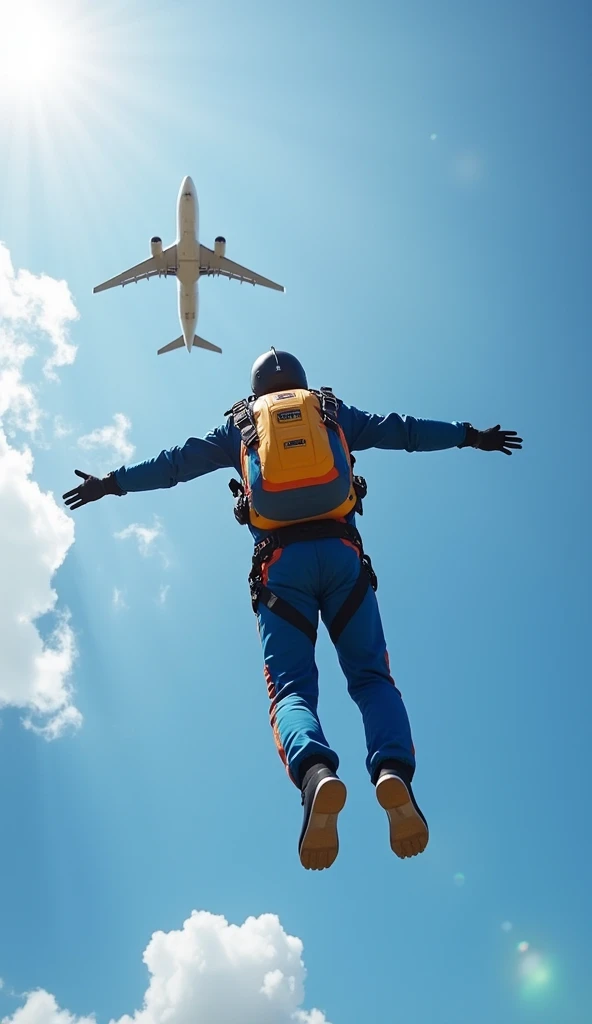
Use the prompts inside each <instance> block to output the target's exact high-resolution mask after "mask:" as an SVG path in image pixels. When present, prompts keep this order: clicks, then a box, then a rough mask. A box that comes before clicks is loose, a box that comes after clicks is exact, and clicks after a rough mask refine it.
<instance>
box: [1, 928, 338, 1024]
mask: <svg viewBox="0 0 592 1024" xmlns="http://www.w3.org/2000/svg"><path fill="white" fill-rule="evenodd" d="M143 959H144V963H145V964H146V966H147V968H148V970H149V972H150V975H151V977H150V983H149V985H148V988H147V990H146V992H145V994H144V1003H143V1006H142V1009H141V1010H136V1011H135V1013H134V1014H133V1015H132V1016H128V1015H127V1014H126V1015H124V1016H123V1017H120V1018H119V1019H118V1020H117V1021H112V1022H111V1024H214V1022H216V1024H329V1021H328V1020H327V1018H326V1017H325V1015H324V1013H322V1012H321V1011H320V1010H314V1009H313V1010H310V1011H307V1010H303V1009H301V1006H302V1002H303V1000H304V981H305V977H306V970H305V967H304V963H303V961H302V942H301V941H300V939H298V938H296V937H295V936H293V935H288V934H287V933H286V932H285V931H284V929H283V928H282V925H281V923H280V921H279V919H278V918H277V917H276V916H275V914H262V915H261V917H257V918H255V917H249V918H247V920H246V921H245V922H244V923H243V924H242V925H234V924H229V923H228V921H226V920H225V918H223V917H221V916H217V915H215V914H209V913H207V912H206V911H194V912H193V913H192V915H191V917H189V918H188V919H187V920H186V921H185V922H184V924H183V927H182V928H181V929H180V930H177V931H171V932H155V933H154V934H153V936H152V938H151V940H150V942H149V943H148V946H147V948H146V950H145V951H144V957H143ZM92 1021H93V1018H92V1017H90V1018H89V1017H76V1016H73V1015H72V1014H70V1013H69V1012H68V1011H66V1010H60V1009H59V1007H58V1005H57V1003H56V1000H55V998H54V997H53V996H52V995H50V994H49V993H48V992H45V991H43V990H39V991H37V992H32V993H30V994H29V995H28V996H27V998H26V1002H25V1004H24V1005H23V1006H22V1007H20V1009H18V1010H17V1011H16V1013H15V1014H14V1015H13V1016H12V1017H6V1018H4V1021H3V1024H91V1022H92Z"/></svg>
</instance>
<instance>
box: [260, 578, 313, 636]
mask: <svg viewBox="0 0 592 1024" xmlns="http://www.w3.org/2000/svg"><path fill="white" fill-rule="evenodd" d="M257 589H258V593H257V598H256V602H257V603H259V602H261V603H262V604H264V605H265V607H266V608H269V610H270V612H274V614H275V615H279V617H280V619H284V621H285V622H289V623H290V625H291V626H295V627H296V629H299V630H300V632H301V633H304V635H305V636H307V637H308V639H309V640H310V642H311V644H312V645H313V647H314V645H315V644H316V642H317V630H316V627H315V626H313V624H312V622H311V621H310V620H309V619H307V618H306V615H303V614H302V612H299V611H298V609H297V608H294V607H293V605H291V604H289V602H288V601H284V599H283V597H278V596H277V594H274V593H273V591H272V590H270V589H269V587H266V586H265V584H263V583H262V584H261V585H260V586H259V587H258V588H257ZM254 607H255V608H256V604H255V602H254Z"/></svg>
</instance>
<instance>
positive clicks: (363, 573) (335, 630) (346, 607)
mask: <svg viewBox="0 0 592 1024" xmlns="http://www.w3.org/2000/svg"><path fill="white" fill-rule="evenodd" d="M369 586H370V576H369V573H368V570H367V568H366V566H365V565H364V564H363V563H362V565H361V566H360V575H359V576H358V578H357V580H356V582H355V583H354V585H353V587H352V589H351V591H350V593H349V594H348V596H347V597H346V599H345V601H344V602H343V604H342V605H341V608H340V609H339V611H338V612H337V615H336V616H335V618H334V619H333V622H332V623H331V625H330V626H329V636H330V637H331V640H332V641H333V643H334V644H336V643H337V641H338V640H339V637H340V636H341V634H342V633H343V630H344V629H345V627H346V626H347V624H348V622H349V621H350V619H352V618H353V617H354V615H355V614H356V612H357V610H358V608H359V607H360V605H361V604H362V601H363V600H364V598H365V597H366V591H367V590H368V587H369Z"/></svg>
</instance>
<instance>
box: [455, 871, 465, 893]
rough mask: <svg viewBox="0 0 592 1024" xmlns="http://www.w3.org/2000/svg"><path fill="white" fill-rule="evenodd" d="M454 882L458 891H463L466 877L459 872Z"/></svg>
mask: <svg viewBox="0 0 592 1024" xmlns="http://www.w3.org/2000/svg"><path fill="white" fill-rule="evenodd" d="M452 881H453V882H454V884H455V886H456V887H457V889H462V887H463V885H464V884H465V876H464V875H463V873H462V871H457V872H456V874H455V875H454V877H453V879H452Z"/></svg>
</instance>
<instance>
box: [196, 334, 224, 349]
mask: <svg viewBox="0 0 592 1024" xmlns="http://www.w3.org/2000/svg"><path fill="white" fill-rule="evenodd" d="M193 344H194V345H195V346H196V347H197V348H207V350H208V352H222V349H221V348H218V346H217V345H212V342H211V341H206V339H205V338H199V337H198V336H197V334H196V335H195V337H194V339H193Z"/></svg>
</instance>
